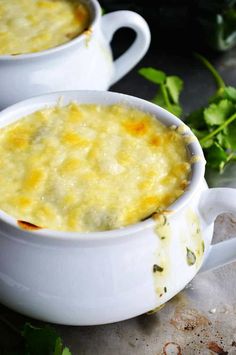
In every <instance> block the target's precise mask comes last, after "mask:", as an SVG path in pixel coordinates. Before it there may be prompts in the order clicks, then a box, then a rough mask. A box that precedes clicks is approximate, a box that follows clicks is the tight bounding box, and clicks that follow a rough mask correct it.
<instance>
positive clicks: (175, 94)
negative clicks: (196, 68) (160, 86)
mask: <svg viewBox="0 0 236 355" xmlns="http://www.w3.org/2000/svg"><path fill="white" fill-rule="evenodd" d="M166 87H167V90H168V92H169V95H170V98H171V100H172V101H173V103H174V104H178V103H179V95H180V93H181V91H182V90H183V80H182V79H180V78H179V77H178V76H168V77H167V78H166Z"/></svg>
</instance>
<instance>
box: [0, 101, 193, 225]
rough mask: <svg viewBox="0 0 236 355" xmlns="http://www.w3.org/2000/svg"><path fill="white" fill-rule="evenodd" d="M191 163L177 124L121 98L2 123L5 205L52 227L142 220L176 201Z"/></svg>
mask: <svg viewBox="0 0 236 355" xmlns="http://www.w3.org/2000/svg"><path fill="white" fill-rule="evenodd" d="M190 170H191V165H190V162H189V157H188V152H187V149H186V144H185V142H184V139H183V137H182V136H181V135H180V134H179V133H178V132H177V131H174V130H171V129H170V128H168V127H166V126H164V125H163V124H162V123H160V122H159V121H158V120H157V119H156V118H155V117H154V116H151V115H150V114H147V113H144V112H142V111H139V110H137V109H135V108H130V107H126V106H122V105H112V106H100V105H91V104H88V105H86V104H81V105H78V104H76V103H71V104H69V105H67V106H64V107H59V106H55V107H53V108H46V109H43V110H41V111H37V112H34V113H32V114H30V115H28V116H26V117H24V118H21V119H20V120H18V121H17V122H15V123H13V124H10V125H8V126H5V127H3V128H1V129H0V209H2V210H3V211H5V212H6V213H8V214H9V215H12V216H13V217H15V218H16V219H17V220H23V221H27V222H29V223H32V224H34V225H36V226H39V227H42V228H48V229H51V230H61V231H81V232H90V231H104V230H111V229H116V228H121V227H124V226H127V225H130V224H133V223H136V222H138V221H140V220H142V219H144V218H146V217H148V216H150V215H151V214H152V213H154V212H155V211H157V210H160V209H164V208H166V207H168V206H169V205H170V204H171V203H173V202H174V201H175V200H176V199H177V198H178V197H179V196H180V195H181V194H182V193H183V192H184V189H185V188H186V185H187V180H188V177H189V173H190Z"/></svg>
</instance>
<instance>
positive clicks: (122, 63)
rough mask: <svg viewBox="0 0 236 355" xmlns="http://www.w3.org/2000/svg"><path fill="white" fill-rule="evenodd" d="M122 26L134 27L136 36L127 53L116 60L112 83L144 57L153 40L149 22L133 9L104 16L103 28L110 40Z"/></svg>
mask: <svg viewBox="0 0 236 355" xmlns="http://www.w3.org/2000/svg"><path fill="white" fill-rule="evenodd" d="M121 27H128V28H131V29H133V30H134V31H135V32H136V38H135V40H134V42H133V43H132V45H131V46H130V47H129V48H128V49H127V50H126V51H125V53H123V54H122V55H121V56H120V57H119V58H118V59H116V60H115V61H114V66H115V71H114V75H113V77H112V79H111V82H110V85H113V84H114V83H115V82H117V81H118V80H119V79H121V78H122V77H123V76H124V75H125V74H126V73H128V72H129V71H130V70H131V69H132V68H133V67H134V66H135V64H137V63H138V62H139V61H140V60H141V59H142V57H143V56H144V54H145V53H146V52H147V50H148V48H149V45H150V40H151V34H150V30H149V27H148V24H147V22H146V21H145V20H144V19H143V18H142V17H141V16H140V15H139V14H137V13H135V12H133V11H115V12H112V13H110V14H106V15H104V16H102V29H103V33H104V35H105V37H106V39H107V40H108V42H111V40H112V37H113V35H114V33H115V32H116V31H117V30H118V29H119V28H121Z"/></svg>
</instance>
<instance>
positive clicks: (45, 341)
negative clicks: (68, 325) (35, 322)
mask: <svg viewBox="0 0 236 355" xmlns="http://www.w3.org/2000/svg"><path fill="white" fill-rule="evenodd" d="M22 335H23V337H24V339H25V347H26V354H27V355H42V354H43V355H71V353H70V351H69V349H68V348H64V349H63V344H62V340H61V338H60V337H59V336H58V334H57V333H56V331H55V330H54V329H53V328H51V327H49V326H45V327H44V328H37V327H33V326H32V325H31V324H29V323H26V324H25V326H24V330H23V332H22Z"/></svg>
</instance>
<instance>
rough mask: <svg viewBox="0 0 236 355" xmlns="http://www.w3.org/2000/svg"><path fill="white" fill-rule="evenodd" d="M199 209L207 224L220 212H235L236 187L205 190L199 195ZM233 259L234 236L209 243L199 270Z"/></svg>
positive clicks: (235, 253) (226, 262) (235, 243)
mask: <svg viewBox="0 0 236 355" xmlns="http://www.w3.org/2000/svg"><path fill="white" fill-rule="evenodd" d="M199 211H200V214H201V216H202V217H203V219H204V220H205V222H206V224H208V225H210V224H212V223H213V222H214V220H215V219H216V217H217V216H218V215H219V214H221V213H224V212H233V213H236V189H230V188H214V189H208V190H205V191H204V192H203V193H202V195H201V200H200V205H199ZM233 261H236V238H232V239H229V240H225V241H223V242H220V243H217V244H214V245H211V246H210V248H209V250H208V254H207V255H206V258H205V262H204V263H203V266H202V267H201V269H200V272H205V271H209V270H213V269H216V268H218V267H220V266H223V265H226V264H229V263H231V262H233Z"/></svg>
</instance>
